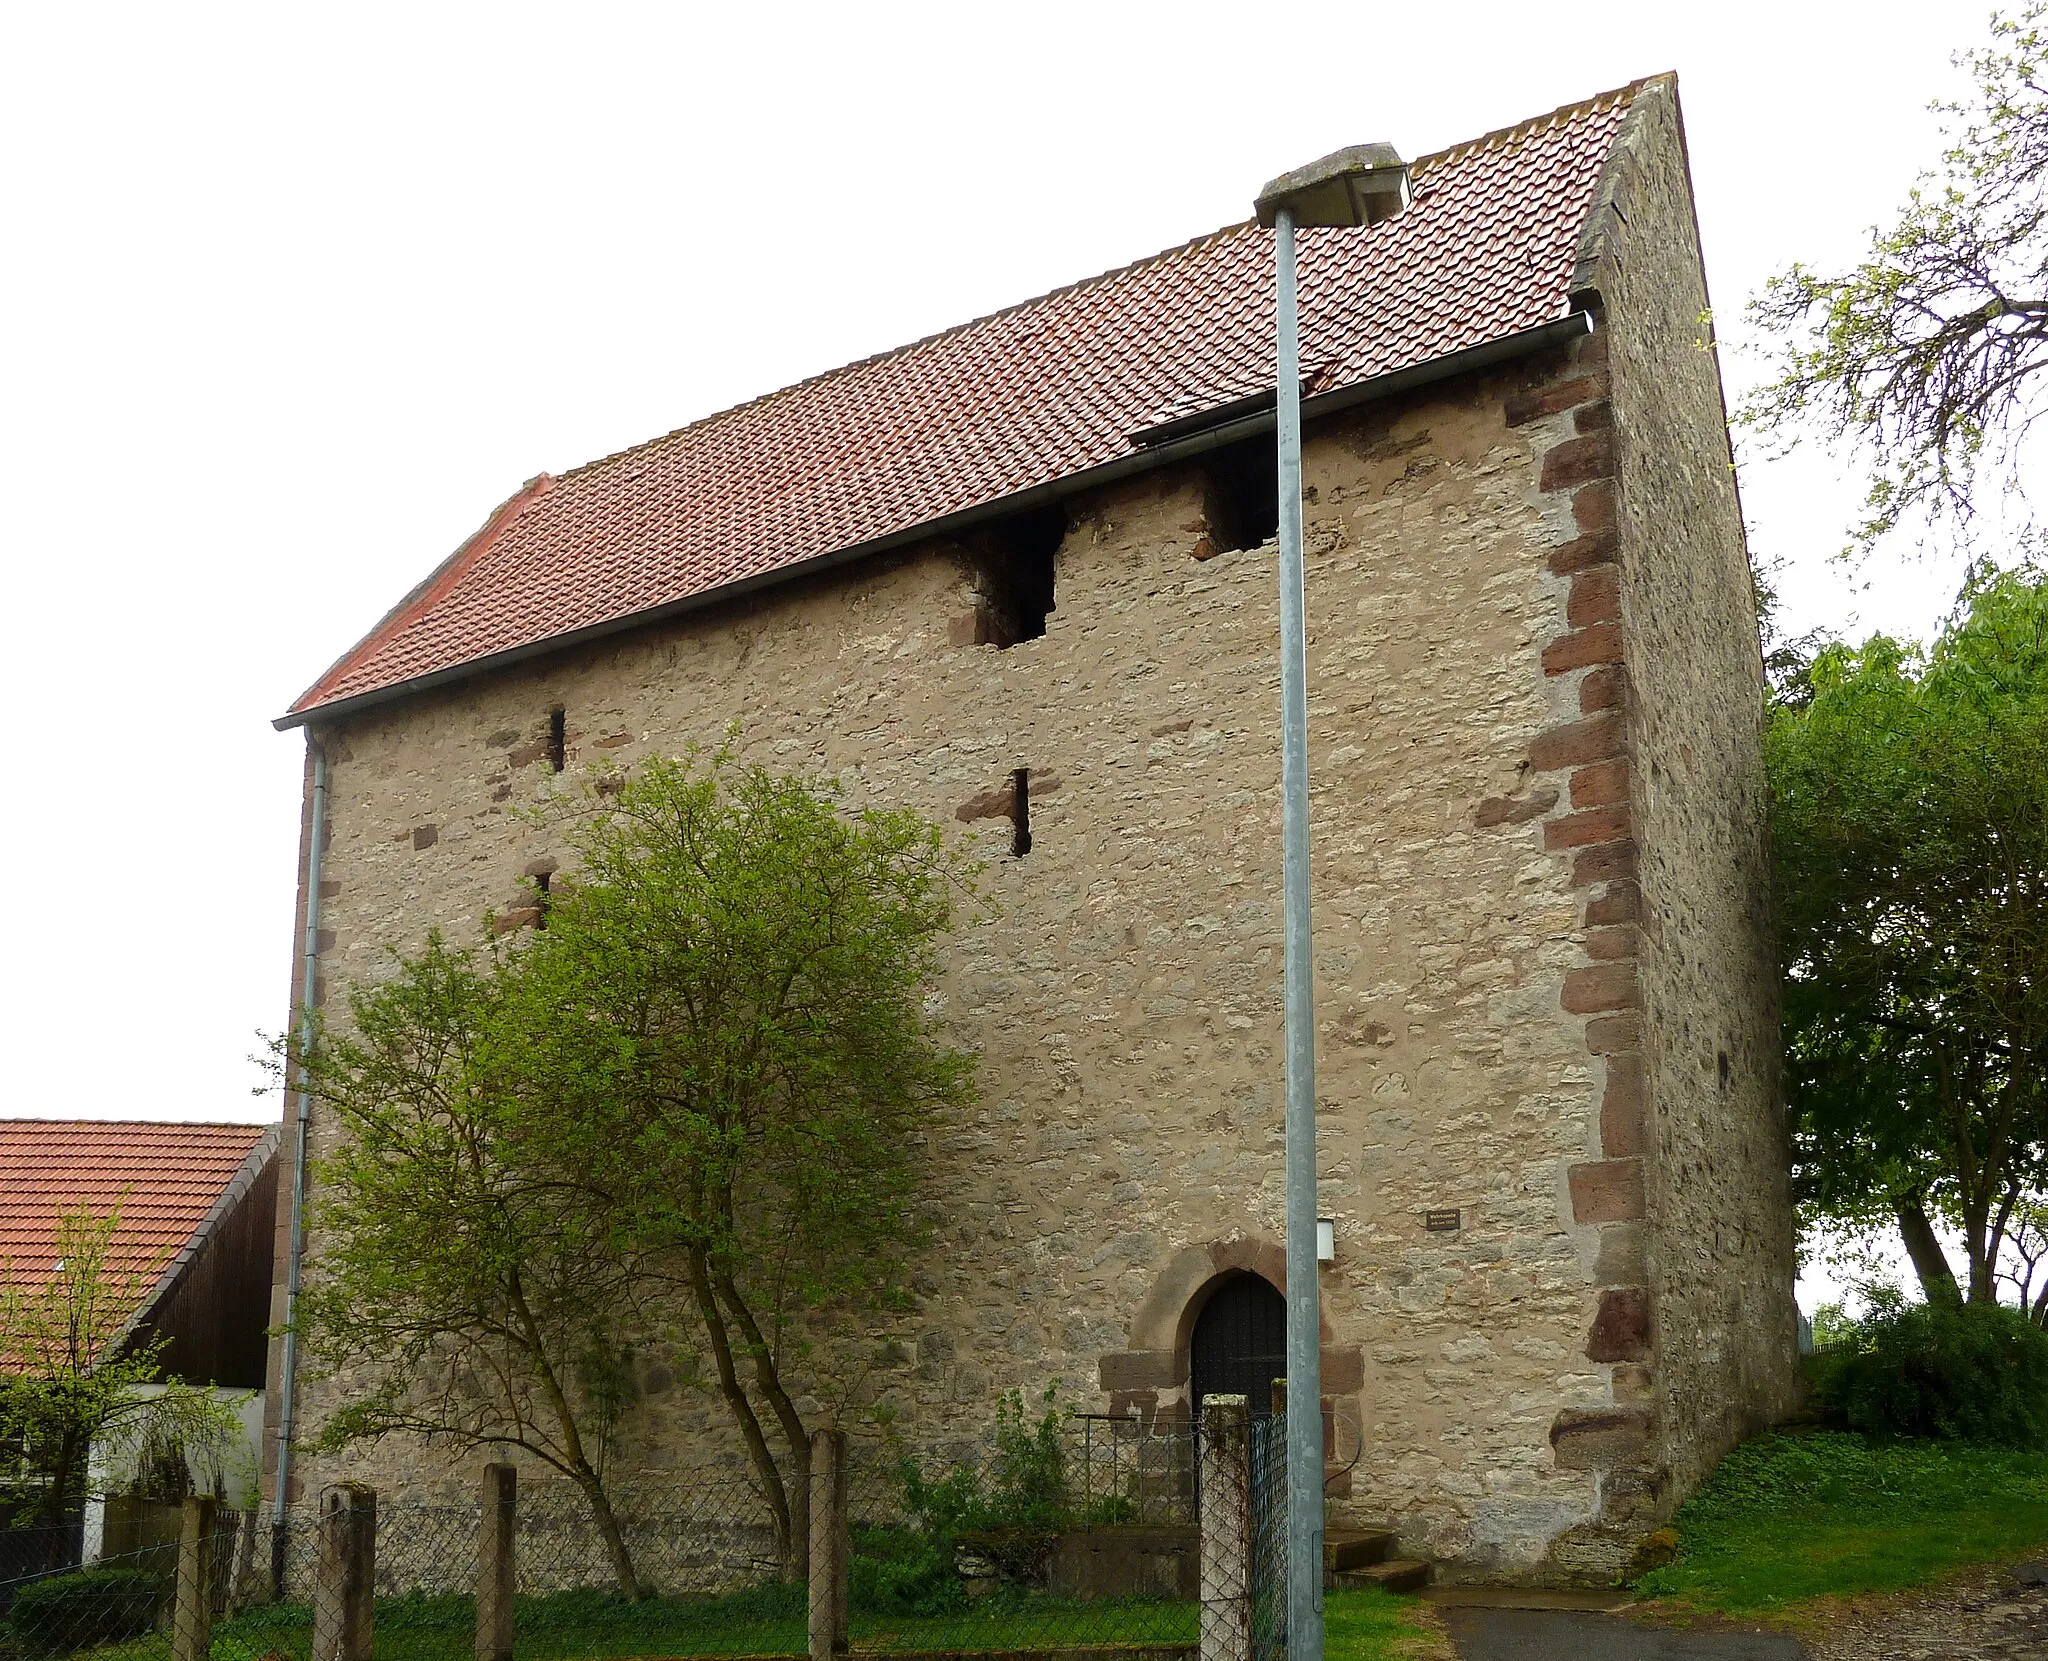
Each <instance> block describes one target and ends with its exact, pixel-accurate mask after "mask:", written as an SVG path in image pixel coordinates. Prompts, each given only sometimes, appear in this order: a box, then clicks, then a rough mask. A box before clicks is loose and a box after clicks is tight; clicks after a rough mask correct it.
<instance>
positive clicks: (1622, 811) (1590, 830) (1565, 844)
mask: <svg viewBox="0 0 2048 1661" xmlns="http://www.w3.org/2000/svg"><path fill="white" fill-rule="evenodd" d="M1629 826H1630V820H1629V806H1628V803H1626V802H1610V803H1608V804H1607V806H1605V807H1589V808H1585V809H1583V810H1581V811H1580V812H1577V813H1567V814H1564V815H1562V816H1560V817H1559V818H1556V819H1552V820H1550V821H1549V822H1547V823H1546V824H1545V825H1544V827H1543V846H1544V848H1545V849H1546V850H1547V851H1549V852H1551V853H1556V852H1557V851H1558V850H1560V849H1562V848H1584V847H1587V846H1589V845H1591V844H1593V843H1596V842H1614V841H1617V840H1622V839H1625V838H1626V837H1627V836H1628V833H1629Z"/></svg>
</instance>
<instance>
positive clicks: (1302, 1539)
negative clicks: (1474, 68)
mask: <svg viewBox="0 0 2048 1661" xmlns="http://www.w3.org/2000/svg"><path fill="white" fill-rule="evenodd" d="M1274 229H1275V231H1276V232H1277V233H1278V235H1277V237H1276V238H1275V246H1276V248H1277V259H1278V264H1279V269H1278V271H1277V273H1276V274H1277V276H1278V278H1279V304H1278V307H1277V316H1276V323H1277V326H1278V327H1277V333H1278V335H1279V371H1280V379H1279V390H1278V396H1277V399H1276V402H1275V405H1274V427H1275V429H1276V431H1277V434H1278V437H1279V445H1280V455H1279V472H1280V849H1281V917H1282V921H1283V930H1284V938H1285V955H1286V1006H1287V1007H1286V1025H1287V1656H1288V1661H1322V1658H1323V1596H1322V1594H1323V1356H1322V1345H1321V1343H1320V1342H1319V1330H1318V1329H1319V1328H1320V1327H1321V1325H1322V1307H1321V1305H1322V1300H1321V1297H1320V1288H1319V1287H1318V1286H1317V1284H1316V1282H1317V1278H1318V1275H1317V1268H1316V1015H1315V966H1314V962H1313V954H1312V951H1311V948H1310V939H1309V885H1308V662H1307V652H1306V646H1305V639H1306V632H1307V631H1306V627H1305V624H1304V621H1303V617H1302V605H1303V598H1304V595H1303V579H1302V555H1301V343H1300V337H1299V331H1298V325H1297V319H1296V311H1295V295H1294V213H1293V210H1292V209H1290V208H1285V207H1283V208H1281V209H1279V211H1278V212H1277V214H1276V215H1275V217H1274Z"/></svg>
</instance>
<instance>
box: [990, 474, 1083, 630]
mask: <svg viewBox="0 0 2048 1661" xmlns="http://www.w3.org/2000/svg"><path fill="white" fill-rule="evenodd" d="M1066 535H1067V510H1066V509H1065V508H1064V507H1062V506H1060V505H1059V504H1057V503H1055V504H1054V505H1053V506H1051V507H1048V508H1034V509H1032V510H1030V511H1029V512H1025V513H1017V514H1012V515H1011V516H1010V517H1009V518H1007V519H1001V520H998V521H997V522H996V523H995V524H993V525H988V526H984V527H983V528H982V529H981V530H979V531H976V532H975V533H974V534H973V535H972V536H971V537H970V538H969V541H968V546H969V548H970V550H971V552H972V554H973V558H974V576H975V587H976V588H977V589H978V590H979V591H980V597H981V603H980V605H979V606H978V608H977V611H978V614H979V615H978V622H979V627H978V630H977V633H978V634H979V636H980V639H981V643H982V644H985V645H990V646H1014V645H1016V644H1017V642H1018V641H1020V640H1037V639H1039V638H1040V637H1041V636H1042V635H1044V633H1045V620H1046V618H1047V617H1049V616H1050V615H1051V614H1052V611H1053V564H1054V556H1055V555H1057V554H1058V552H1059V548H1060V544H1061V543H1062V542H1063V541H1065V540H1066Z"/></svg>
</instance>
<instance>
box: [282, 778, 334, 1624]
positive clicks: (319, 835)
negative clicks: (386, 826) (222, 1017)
mask: <svg viewBox="0 0 2048 1661" xmlns="http://www.w3.org/2000/svg"><path fill="white" fill-rule="evenodd" d="M326 840H327V752H326V751H325V750H323V749H321V748H320V746H319V745H317V744H316V745H314V747H313V817H312V825H311V828H310V830H309V833H308V836H307V848H306V939H305V947H304V950H303V952H302V954H301V962H302V963H303V965H304V969H303V973H302V975H301V978H300V985H299V1031H298V1047H299V1055H300V1057H301V1060H300V1062H299V1072H298V1093H299V1134H298V1140H297V1142H296V1143H295V1144H294V1146H293V1149H292V1244H291V1257H290V1260H289V1263H288V1266H287V1268H286V1270H285V1282H284V1358H283V1364H282V1366H281V1367H280V1369H279V1373H280V1377H279V1379H278V1409H277V1484H276V1487H275V1488H274V1489H273V1490H272V1494H271V1503H270V1516H271V1522H272V1526H273V1528H274V1529H275V1535H274V1538H273V1540H272V1543H271V1556H272V1563H271V1570H272V1575H273V1578H275V1579H277V1580H278V1581H279V1582H280V1584H281V1583H282V1580H283V1574H284V1563H283V1561H282V1559H283V1550H284V1544H285V1538H284V1511H285V1507H286V1505H287V1504H289V1503H290V1500H291V1479H292V1409H293V1406H294V1403H295V1400H296V1397H297V1394H298V1390H297V1386H298V1372H297V1366H298V1355H299V1334H298V1313H299V1276H300V1271H301V1267H302V1265H303V1263H304V1260H305V1254H306V1137H307V1131H308V1128H309V1125H310V1122H311V1120H312V1116H313V1095H312V1089H311V1082H312V1081H311V1080H310V1078H309V1077H308V1076H307V1073H306V1065H305V1061H304V1059H303V1058H304V1056H305V1054H306V1050H307V1047H308V1046H309V1045H311V1043H312V1041H313V996H314V993H315V992H316V991H317V990H318V981H319V972H320V855H321V851H322V850H321V845H322V844H323V843H324V842H325V841H326Z"/></svg>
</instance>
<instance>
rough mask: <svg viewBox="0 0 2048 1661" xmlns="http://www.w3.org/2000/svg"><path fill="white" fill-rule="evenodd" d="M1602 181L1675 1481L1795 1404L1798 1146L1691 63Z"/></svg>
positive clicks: (1647, 1155) (1632, 1102) (1641, 118)
mask: <svg viewBox="0 0 2048 1661" xmlns="http://www.w3.org/2000/svg"><path fill="white" fill-rule="evenodd" d="M1606 190H1607V194H1608V197H1609V205H1608V206H1607V207H1606V208H1605V210H1604V211H1603V212H1602V213H1601V214H1599V215H1598V216H1596V219H1595V221H1594V224H1593V226H1592V227H1591V230H1592V234H1591V236H1590V237H1589V238H1588V244H1587V247H1586V249H1585V250H1584V251H1585V253H1586V255H1587V268H1586V271H1585V280H1586V281H1587V282H1588V284H1589V285H1590V286H1591V287H1593V288H1596V289H1597V290H1598V292H1599V293H1600V294H1601V296H1602V297H1603V299H1604V300H1605V302H1606V315H1607V317H1608V319H1609V320H1610V321H1611V325H1612V327H1611V334H1610V337H1609V338H1610V342H1611V348H1612V360H1613V361H1612V372H1613V409H1614V417H1613V438H1614V443H1613V446H1612V449H1611V452H1610V459H1611V463H1612V465H1613V466H1614V468H1615V470H1616V472H1617V475H1618V480H1617V492H1616V494H1617V501H1618V510H1619V527H1620V531H1621V538H1620V542H1621V547H1620V564H1619V570H1618V573H1616V572H1615V571H1614V570H1613V568H1608V569H1607V570H1606V571H1605V572H1603V574H1602V581H1603V586H1602V588H1601V591H1600V592H1601V595H1602V599H1601V602H1600V603H1601V605H1602V607H1603V615H1605V616H1611V617H1612V618H1613V620H1614V625H1615V627H1616V628H1617V629H1618V632H1619V635H1620V637H1621V639H1622V640H1623V641H1625V657H1626V676H1627V685H1628V688H1629V702H1628V712H1629V728H1630V734H1631V744H1632V749H1633V752H1634V757H1635V765H1634V768H1633V769H1632V771H1631V773H1630V775H1629V778H1628V798H1627V808H1628V811H1629V812H1630V814H1631V816H1632V821H1633V825H1632V828H1633V835H1634V842H1635V846H1636V849H1637V851H1638V854H1639V858H1640V884H1641V887H1640V905H1641V918H1640V935H1641V939H1640V958H1639V975H1638V989H1639V998H1640V1005H1641V1009H1640V1014H1639V1015H1636V1016H1631V1017H1630V1018H1631V1019H1632V1020H1634V1021H1635V1022H1636V1023H1637V1024H1638V1025H1639V1027H1640V1034H1641V1051H1640V1056H1641V1059H1640V1062H1639V1063H1636V1064H1635V1065H1636V1066H1637V1067H1639V1068H1640V1072H1634V1071H1632V1073H1631V1076H1630V1079H1629V1081H1628V1086H1627V1094H1628V1097H1629V1106H1628V1118H1627V1122H1626V1124H1625V1125H1623V1126H1622V1127H1620V1134H1621V1135H1622V1137H1623V1139H1624V1140H1627V1139H1629V1138H1631V1137H1636V1136H1640V1137H1641V1139H1642V1150H1641V1151H1642V1157H1643V1159H1644V1174H1645V1181H1646V1208H1647V1222H1646V1225H1645V1228H1644V1240H1643V1250H1642V1253H1641V1256H1642V1260H1643V1261H1642V1266H1643V1270H1644V1271H1645V1272H1644V1273H1643V1275H1642V1276H1641V1277H1640V1278H1641V1289H1640V1291H1638V1290H1635V1289H1630V1290H1629V1291H1628V1292H1627V1293H1626V1297H1627V1298H1628V1299H1629V1307H1628V1308H1627V1309H1626V1310H1617V1311H1616V1319H1615V1321H1614V1323H1613V1327H1614V1332H1615V1334H1616V1337H1617V1340H1618V1342H1619V1344H1620V1345H1621V1346H1622V1347H1631V1346H1633V1345H1636V1344H1639V1343H1640V1342H1641V1340H1642V1339H1643V1338H1647V1339H1648V1340H1649V1341H1650V1344H1651V1347H1653V1349H1654V1357H1651V1356H1648V1355H1646V1356H1644V1357H1643V1358H1642V1359H1643V1361H1644V1362H1646V1363H1648V1365H1645V1366H1644V1367H1643V1369H1642V1371H1641V1372H1640V1374H1638V1375H1637V1376H1636V1378H1635V1381H1634V1388H1635V1389H1636V1390H1638V1391H1639V1392H1640V1393H1641V1395H1642V1396H1643V1398H1644V1400H1645V1402H1646V1403H1647V1404H1649V1405H1650V1406H1651V1407H1652V1408H1653V1410H1654V1412H1655V1413H1656V1415H1657V1417H1658V1419H1659V1421H1660V1430H1659V1435H1658V1438H1657V1441H1658V1445H1659V1446H1660V1448H1661V1459H1662V1468H1661V1470H1659V1471H1658V1472H1657V1473H1656V1475H1657V1479H1658V1481H1659V1483H1660V1484H1663V1485H1667V1486H1668V1499H1667V1501H1666V1503H1669V1502H1671V1501H1675V1500H1676V1499H1677V1498H1678V1497H1681V1496H1682V1495H1683V1494H1684V1493H1686V1492H1687V1491H1689V1490H1690V1489H1691V1488H1692V1487H1693V1486H1694V1485H1695V1484H1696V1483H1697V1482H1698V1480H1699V1479H1700V1477H1701V1476H1703V1475H1704V1474H1705V1472H1706V1471H1707V1470H1709V1469H1710V1468H1711V1467H1712V1465H1713V1464H1714V1462H1715V1461H1716V1460H1717V1459H1718V1458H1719V1457H1720V1456H1721V1454H1723V1453H1724V1452H1725V1451H1726V1450H1727V1449H1728V1448H1729V1447H1731V1446H1732V1445H1733V1444H1734V1443H1735V1442H1736V1441H1737V1440H1739V1439H1740V1438H1742V1437H1743V1436H1746V1435H1749V1434H1752V1433H1754V1432H1755V1431H1756V1430H1757V1429H1759V1428H1760V1427H1762V1426H1763V1425H1765V1424H1768V1423H1771V1422H1774V1421H1775V1420H1777V1419H1779V1418H1782V1417H1783V1416H1784V1415H1785V1414H1786V1413H1787V1412H1789V1411H1790V1410H1791V1408H1792V1407H1793V1406H1794V1404H1795V1401H1796V1395H1797V1390H1798V1374H1797V1341H1796V1322H1797V1314H1796V1310H1795V1308H1794V1304H1793V1299H1792V1283H1793V1276H1794V1264H1793V1224H1792V1211H1791V1203H1790V1194H1789V1175H1788V1173H1789V1168H1790V1160H1789V1146H1788V1140H1787V1131H1786V1125H1785V1120H1784V1110H1783V1098H1782V1094H1781V1088H1780V1081H1779V1070H1778V1061H1779V1053H1780V1049H1779V1032H1778V1004H1777V962H1776V950H1775V941H1774V937H1773V934H1772V927H1771V918H1770V914H1769V894H1770V884H1769V840H1768V798H1767V786H1766V782H1765V778H1764V770H1763V752H1762V745H1761V739H1760V732H1761V722H1762V713H1763V692H1764V680H1763V665H1762V661H1761V655H1760V652H1759V649H1758V643H1757V635H1756V628H1755V598H1754V590H1753V588H1752V586H1751V581H1750V574H1749V568H1748V559H1747V552H1746V547H1745V541H1744V535H1743V527H1742V515H1741V507H1740V503H1739V502H1738V500H1737V497H1736V489H1735V478H1734V472H1733V458H1732V456H1731V454H1730V452H1729V448H1728V445H1727V442H1726V438H1725V432H1726V427H1725V418H1724V413H1723V402H1722V396H1721V384H1720V375H1719V371H1718V367H1717V365H1716V361H1715V357H1714V354H1713V351H1712V349H1711V345H1710V344H1709V337H1710V332H1711V325H1710V323H1709V322H1708V321H1707V318H1708V300H1707V292H1706V286H1705V282H1704V278H1703V276H1702V273H1701V266H1700V256H1699V242H1698V230H1697V225H1696V222H1695V220H1694V216H1693V208H1692V195H1691V185H1690V180H1689V178H1688V175H1687V167H1686V159H1685V149H1684V139H1683V136H1682V130H1681V125H1680V121H1679V115H1678V106H1677V89H1676V86H1675V85H1674V84H1673V83H1671V82H1669V81H1663V82H1656V83H1652V84H1651V85H1650V86H1649V87H1648V88H1646V89H1645V91H1644V93H1643V95H1642V96H1641V97H1639V98H1638V100H1637V102H1636V104H1635V106H1634V108H1633V109H1632V111H1631V113H1630V116H1629V123H1628V127H1627V129H1626V130H1625V131H1624V134H1623V135H1622V138H1621V141H1620V142H1619V143H1618V145H1617V147H1616V151H1615V156H1614V159H1613V160H1612V161H1611V162H1610V164H1609V176H1608V180H1607V185H1606ZM1587 575H1588V576H1590V575H1591V573H1588V574H1587ZM1617 575H1618V581H1617V580H1616V578H1617ZM1609 1065H1610V1067H1612V1066H1613V1062H1612V1061H1610V1064H1609Z"/></svg>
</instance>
